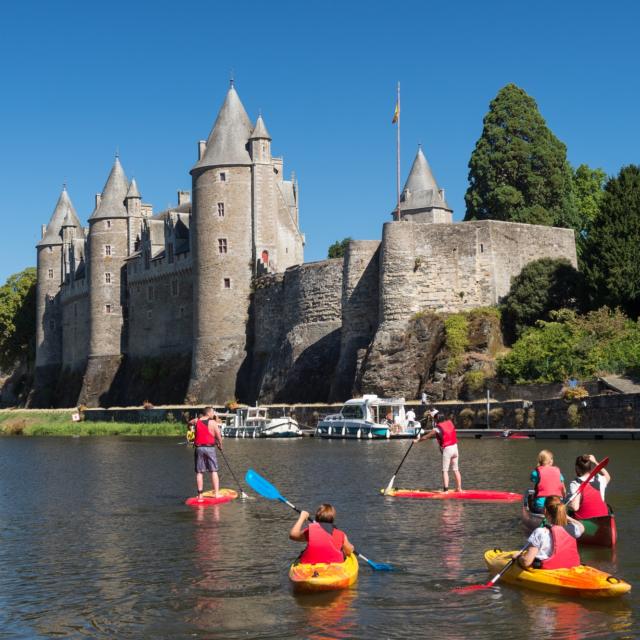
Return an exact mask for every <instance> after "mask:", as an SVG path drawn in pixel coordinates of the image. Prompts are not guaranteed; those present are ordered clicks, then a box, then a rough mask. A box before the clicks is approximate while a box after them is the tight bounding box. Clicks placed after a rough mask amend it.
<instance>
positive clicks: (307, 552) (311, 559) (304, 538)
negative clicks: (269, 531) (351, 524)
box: [289, 503, 353, 564]
mask: <svg viewBox="0 0 640 640" xmlns="http://www.w3.org/2000/svg"><path fill="white" fill-rule="evenodd" d="M308 518H309V512H308V511H301V512H300V516H299V517H298V521H297V522H296V523H295V524H294V525H293V527H291V531H290V532H289V538H290V539H291V540H295V541H296V542H306V543H307V546H306V547H305V549H304V550H303V551H302V553H301V554H300V556H299V557H298V562H302V563H304V564H318V563H319V562H343V561H344V559H345V558H346V557H347V556H348V555H351V554H352V553H353V545H352V544H351V543H350V542H349V539H348V538H347V534H346V533H345V532H344V531H341V530H340V529H338V528H337V527H335V526H334V524H333V522H334V520H335V518H336V510H335V508H334V507H333V506H332V505H330V504H327V503H324V504H321V505H320V506H319V507H318V509H317V511H316V521H315V522H311V523H310V524H309V526H308V527H305V528H303V527H304V523H305V522H306V521H307V519H308Z"/></svg>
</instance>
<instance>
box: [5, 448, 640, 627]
mask: <svg viewBox="0 0 640 640" xmlns="http://www.w3.org/2000/svg"><path fill="white" fill-rule="evenodd" d="M408 446H409V442H407V441H400V442H355V441H319V440H316V439H313V438H304V439H302V440H279V441H276V440H271V441H269V440H227V441H226V442H225V451H226V456H227V459H228V460H229V461H230V462H231V464H232V466H233V468H234V470H235V472H236V475H238V476H240V477H242V476H243V475H244V472H245V471H246V469H247V468H248V467H254V468H255V469H256V470H257V471H259V472H260V473H261V474H263V475H264V476H265V477H266V478H268V479H269V480H270V481H271V482H273V483H274V484H275V485H276V486H277V487H278V489H279V490H280V492H281V493H282V494H283V495H284V496H286V497H287V498H288V499H289V500H291V501H292V502H294V503H295V504H297V505H298V506H300V507H301V508H306V509H308V510H313V509H315V507H316V505H317V504H318V503H319V502H321V501H330V502H332V503H333V504H334V505H335V506H336V508H337V509H338V521H337V524H338V525H339V526H340V527H341V528H343V529H345V530H346V531H347V532H348V534H349V537H350V539H351V540H352V541H353V542H355V543H356V546H357V547H359V550H360V551H361V552H362V553H364V554H365V555H367V556H369V557H370V558H371V559H373V560H376V561H378V562H391V563H393V564H394V566H395V567H396V568H397V569H398V570H397V571H395V572H393V573H387V572H375V571H372V570H371V569H370V568H369V567H368V566H367V565H365V564H363V565H361V569H360V577H359V580H358V582H357V584H356V585H355V587H354V588H352V589H350V590H348V591H344V592H338V593H337V594H324V595H322V596H313V595H312V596H295V595H293V594H292V592H291V590H290V588H289V584H288V579H287V568H288V564H289V562H290V561H291V560H292V559H293V558H294V557H295V556H296V555H297V553H298V552H299V551H300V548H301V546H300V545H299V544H296V543H294V542H290V541H289V540H288V536H287V533H288V528H289V527H290V526H291V524H292V523H293V522H294V520H295V514H294V513H293V511H291V510H290V509H288V508H287V507H286V506H285V505H283V504H281V503H278V502H270V501H267V500H265V499H263V498H256V499H253V500H249V501H241V500H236V501H235V502H232V503H230V504H225V505H221V506H217V507H208V508H201V509H194V508H189V507H186V506H184V505H183V504H182V501H183V499H184V498H185V497H186V496H188V495H192V494H193V490H194V479H193V474H192V450H191V449H187V447H185V446H182V445H179V444H178V442H177V440H176V439H172V438H140V439H134V438H117V437H114V438H110V437H102V438H98V437H96V438H2V439H0V469H1V470H2V475H1V484H0V637H2V638H45V637H47V638H48V637H78V638H81V637H91V638H107V637H118V638H141V637H144V638H278V639H282V638H426V637H433V638H443V639H449V638H451V639H457V638H465V639H468V638H474V639H475V638H500V639H501V640H504V639H506V638H536V639H542V638H554V639H560V638H571V639H573V638H575V639H578V638H637V637H640V622H639V620H638V618H639V613H638V609H639V607H638V605H639V603H640V545H639V544H638V543H637V540H636V533H637V528H638V525H639V524H640V510H639V507H640V474H638V471H637V460H638V444H637V443H636V442H632V441H618V442H615V441H597V442H593V441H590V442H581V441H537V442H536V441H523V440H521V441H517V440H516V441H505V440H498V439H496V440H487V439H483V440H471V439H469V440H464V441H463V442H462V443H461V445H460V449H461V470H462V473H463V480H464V484H465V486H466V488H492V489H504V490H517V491H520V490H522V489H524V488H525V487H526V486H527V478H528V474H529V471H530V469H531V468H532V467H533V466H534V464H535V458H536V454H537V451H538V450H539V449H541V448H543V447H546V446H549V447H551V448H552V449H553V450H554V452H555V454H556V462H557V463H558V464H559V465H560V466H561V467H562V468H563V470H564V472H565V476H566V477H567V478H568V479H569V477H570V470H571V468H572V465H571V463H572V460H574V459H575V456H576V455H578V454H581V453H585V452H588V453H594V454H595V455H596V457H598V458H601V457H603V456H605V455H609V456H610V458H611V462H610V466H609V469H610V472H611V474H612V476H613V482H612V485H611V487H610V489H609V492H608V499H609V501H610V502H611V503H612V504H613V505H614V507H615V509H616V512H617V517H618V528H619V544H618V547H617V549H616V551H615V553H612V552H611V551H610V550H607V549H597V548H590V549H585V548H583V549H582V551H581V554H582V559H583V562H585V563H586V564H593V565H595V566H597V567H599V568H601V569H603V570H606V571H608V572H611V573H615V574H616V575H619V576H621V577H624V578H625V579H627V580H628V581H629V582H631V583H632V584H633V585H634V590H633V591H632V592H631V594H630V595H629V596H625V597H623V598H620V599H617V600H609V601H596V602H593V601H584V600H583V601H579V600H569V599H565V598H559V597H554V596H547V595H544V594H539V593H535V592H532V591H526V590H521V589H517V588H514V587H510V586H508V585H502V586H501V587H499V588H495V589H491V590H483V591H477V592H473V593H470V594H465V595H460V594H455V593H452V592H451V589H452V587H455V586H458V585H461V584H465V583H482V582H485V581H486V580H487V579H488V577H489V574H488V572H487V571H486V569H485V567H484V563H483V559H482V552H483V551H484V550H485V549H487V548H490V547H494V546H499V547H501V548H503V549H516V548H519V547H521V546H522V544H523V541H524V535H523V532H522V530H521V528H520V525H519V509H520V506H519V505H518V504H480V503H476V504H474V503H460V502H455V501H431V500H422V501H418V500H416V501H411V500H394V499H391V498H383V497H382V496H380V495H379V493H378V489H379V488H381V487H384V486H386V484H387V482H388V481H389V479H390V477H391V475H392V474H393V472H394V470H395V468H396V466H397V465H398V463H399V461H400V459H401V458H402V455H403V453H404V451H405V450H406V447H408ZM220 462H221V463H222V460H220ZM438 468H439V454H438V452H437V449H436V448H435V446H434V445H433V443H431V442H428V443H422V444H420V445H419V446H418V445H416V446H415V447H414V448H413V451H412V452H411V454H410V455H409V457H408V458H407V461H406V463H405V465H404V466H403V468H402V470H401V472H400V474H399V476H398V480H397V482H396V486H397V487H400V486H407V487H434V488H436V487H438V486H439V484H440V477H439V472H438ZM221 471H222V486H229V487H233V486H234V483H233V480H232V478H231V476H230V474H229V473H228V471H227V469H226V468H225V467H224V465H223V466H222V469H221ZM245 489H247V488H246V487H245ZM247 492H248V493H252V492H250V491H249V490H248V489H247Z"/></svg>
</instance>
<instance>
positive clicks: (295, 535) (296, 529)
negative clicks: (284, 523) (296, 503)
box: [289, 511, 309, 542]
mask: <svg viewBox="0 0 640 640" xmlns="http://www.w3.org/2000/svg"><path fill="white" fill-rule="evenodd" d="M308 517H309V512H308V511H301V512H300V515H299V516H298V520H297V522H296V523H295V524H294V525H293V527H291V531H289V538H290V539H291V540H295V541H296V542H304V541H305V537H304V531H303V529H302V527H303V526H304V523H305V522H306V521H307V518H308Z"/></svg>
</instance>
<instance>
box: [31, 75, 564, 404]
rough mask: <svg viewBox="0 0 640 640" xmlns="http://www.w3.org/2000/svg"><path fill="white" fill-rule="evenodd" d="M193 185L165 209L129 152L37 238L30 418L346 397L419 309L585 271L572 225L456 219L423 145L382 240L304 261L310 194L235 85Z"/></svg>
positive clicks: (460, 305)
mask: <svg viewBox="0 0 640 640" xmlns="http://www.w3.org/2000/svg"><path fill="white" fill-rule="evenodd" d="M190 173H191V177H192V191H191V194H190V193H189V192H183V191H179V192H178V201H177V204H176V206H174V207H170V208H168V209H167V210H165V211H162V212H160V213H156V214H154V213H153V209H152V206H151V205H149V204H146V203H144V202H143V200H142V197H141V195H140V190H139V187H138V185H137V184H136V181H135V179H132V180H129V179H128V178H127V176H126V174H125V171H124V169H123V167H122V164H121V163H120V159H119V158H118V157H116V159H115V162H114V164H113V167H112V169H111V172H110V174H109V177H108V179H107V181H106V184H105V186H104V188H103V190H102V192H101V193H99V194H98V195H97V196H96V201H95V209H94V211H93V212H92V213H91V215H90V216H89V218H88V227H83V225H82V224H81V222H80V219H79V218H78V215H77V213H76V211H75V209H74V207H73V204H72V202H71V199H70V196H69V194H68V192H67V191H66V188H63V190H62V193H61V195H60V197H59V199H58V202H57V204H56V206H55V209H54V212H53V215H52V216H51V219H50V221H49V224H48V225H46V227H45V226H44V225H43V229H42V239H41V240H40V241H39V242H38V244H37V265H38V266H37V302H36V305H37V308H36V315H37V327H36V349H37V350H36V372H35V383H34V390H33V393H32V397H31V400H30V404H31V405H32V406H73V405H75V404H77V403H84V404H86V405H88V406H96V405H103V406H104V405H113V404H140V403H141V402H142V401H143V400H146V399H149V400H151V401H152V402H156V403H160V402H165V403H168V402H182V401H185V400H186V401H188V402H193V403H204V402H211V403H217V404H221V403H223V402H226V401H228V400H230V399H233V398H237V399H239V400H241V401H246V402H254V401H258V400H259V401H278V402H282V401H284V402H311V401H317V402H322V401H327V400H340V399H343V398H346V397H349V396H350V395H351V393H352V391H353V388H354V381H355V380H356V378H358V376H360V377H361V375H362V373H363V369H366V366H367V359H366V354H367V349H369V348H370V347H371V345H372V344H374V343H375V342H376V341H384V340H388V339H390V336H391V337H392V336H393V335H394V334H397V333H398V332H401V331H402V330H403V329H404V328H405V327H406V323H407V321H408V319H409V318H410V317H411V316H412V315H413V314H415V313H417V312H420V311H423V310H425V309H432V310H437V311H458V310H464V309H471V308H474V307H478V306H487V305H493V304H496V303H498V302H499V300H500V299H501V297H503V296H504V295H505V294H506V293H507V292H508V290H509V286H510V281H511V278H512V277H513V276H515V275H517V274H518V273H519V272H520V271H521V269H522V267H523V266H524V265H525V264H527V263H528V262H530V261H532V260H535V259H538V258H541V257H564V258H569V259H570V260H571V261H572V262H573V264H574V265H575V264H576V250H575V242H574V235H573V231H572V230H569V229H558V228H551V227H543V226H537V225H526V224H519V223H509V222H501V221H494V220H483V221H476V222H462V223H453V221H452V210H451V208H450V207H449V205H448V204H447V202H446V200H445V195H444V191H443V190H442V189H440V188H439V187H438V185H437V182H436V180H435V178H434V176H433V173H432V172H431V169H430V167H429V164H428V162H427V160H426V158H425V156H424V153H423V152H422V149H420V148H419V149H418V152H417V155H416V158H415V160H414V163H413V166H412V168H411V171H410V174H409V177H408V178H407V181H406V184H405V187H404V189H403V191H402V195H401V201H400V211H399V215H398V212H397V211H394V212H393V214H392V215H393V220H392V221H391V222H386V223H385V224H384V226H383V232H382V240H381V241H377V240H376V241H370V240H354V241H351V242H350V243H349V245H348V248H347V250H346V254H345V256H344V258H340V259H329V260H322V261H319V262H313V263H303V247H304V235H303V234H302V232H301V231H300V225H299V217H298V184H297V182H296V180H295V178H294V177H293V176H292V177H291V179H290V180H286V179H285V178H284V166H283V160H282V158H278V157H274V156H272V154H271V136H270V134H269V132H268V131H267V128H266V125H265V123H264V120H263V118H262V117H261V116H258V118H257V121H256V122H255V125H254V124H253V122H252V121H251V120H250V118H249V116H248V115H247V113H246V111H245V109H244V107H243V105H242V103H241V101H240V98H239V97H238V94H237V92H236V90H235V88H234V86H233V84H232V85H231V87H230V88H229V90H228V92H227V95H226V97H225V100H224V103H223V105H222V107H221V109H220V111H219V113H218V116H217V119H216V121H215V124H214V126H213V128H212V130H211V133H210V134H209V137H208V139H207V140H206V141H200V142H199V143H198V158H197V161H196V163H195V164H194V166H193V167H192V169H191V172H190Z"/></svg>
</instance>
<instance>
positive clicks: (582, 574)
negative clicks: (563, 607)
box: [484, 549, 631, 598]
mask: <svg viewBox="0 0 640 640" xmlns="http://www.w3.org/2000/svg"><path fill="white" fill-rule="evenodd" d="M516 553H518V552H517V551H501V550H500V549H489V550H488V551H485V554H484V560H485V562H486V564H487V567H488V568H489V570H490V571H491V572H492V573H498V572H499V571H501V570H502V569H504V567H505V566H506V564H507V563H508V562H509V561H510V560H511V558H512V557H513V555H514V554H516ZM502 580H503V581H504V582H508V583H510V584H514V585H518V586H521V587H525V588H527V589H533V590H535V591H543V592H545V593H554V594H558V595H564V596H571V597H574V598H615V597H618V596H621V595H624V594H625V593H628V592H629V591H630V590H631V585H630V584H629V583H628V582H625V581H624V580H622V579H620V578H617V577H616V576H612V575H610V574H608V573H605V572H604V571H600V570H599V569H595V568H594V567H588V566H586V565H580V566H578V567H572V568H571V569H532V568H527V569H523V568H522V567H521V566H520V565H519V564H518V563H517V562H514V563H513V564H512V565H511V567H510V568H509V569H508V570H507V572H506V573H505V574H504V575H503V576H502Z"/></svg>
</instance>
